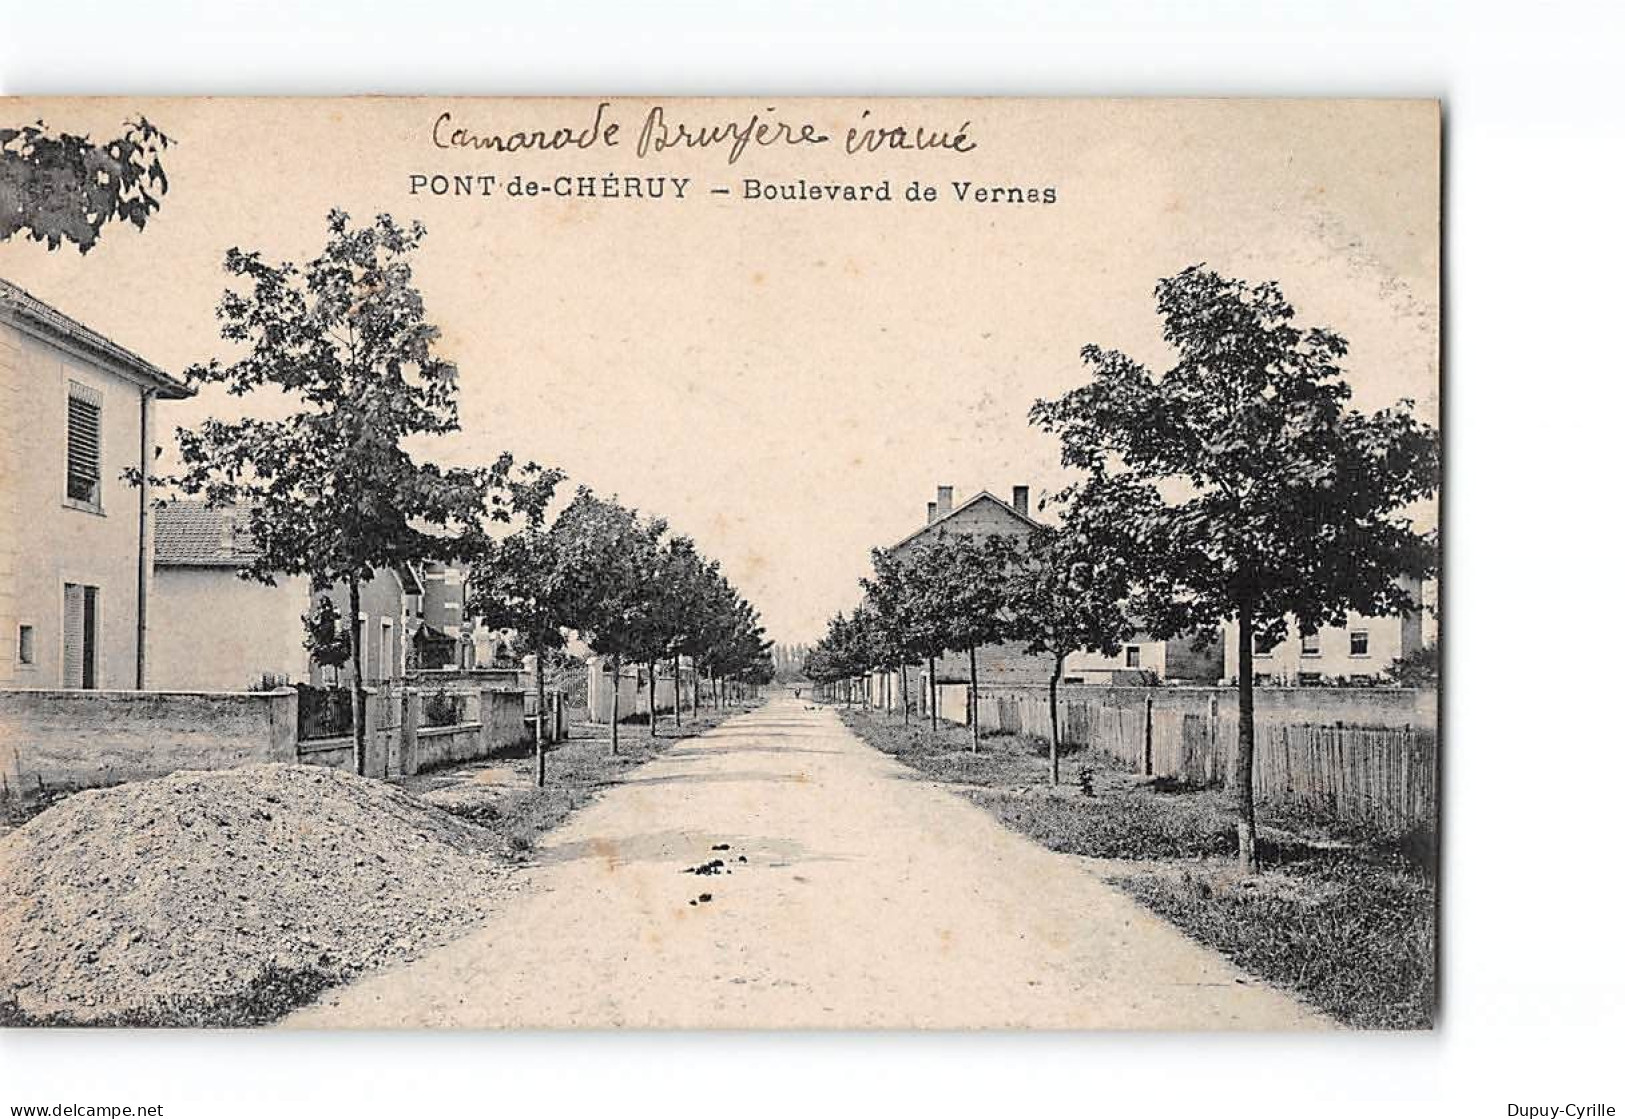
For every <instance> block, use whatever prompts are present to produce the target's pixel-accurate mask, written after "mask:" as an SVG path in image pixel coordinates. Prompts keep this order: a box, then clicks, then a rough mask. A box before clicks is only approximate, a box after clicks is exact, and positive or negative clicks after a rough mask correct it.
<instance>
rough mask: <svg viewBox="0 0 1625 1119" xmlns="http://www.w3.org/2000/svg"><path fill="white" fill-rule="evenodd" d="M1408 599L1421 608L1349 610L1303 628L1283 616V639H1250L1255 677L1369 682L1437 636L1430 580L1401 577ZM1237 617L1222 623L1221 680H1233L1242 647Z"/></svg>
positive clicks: (1288, 682)
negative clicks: (1338, 619)
mask: <svg viewBox="0 0 1625 1119" xmlns="http://www.w3.org/2000/svg"><path fill="white" fill-rule="evenodd" d="M1402 584H1403V585H1404V586H1405V587H1406V589H1407V590H1408V591H1409V593H1410V596H1411V598H1412V599H1413V600H1414V601H1416V602H1417V603H1418V605H1419V606H1420V607H1421V608H1420V609H1417V610H1410V611H1406V612H1405V613H1402V614H1395V615H1391V616H1388V617H1366V616H1364V615H1362V614H1350V615H1348V616H1347V617H1346V618H1345V619H1344V620H1343V624H1342V625H1336V626H1322V627H1321V628H1320V629H1318V630H1316V631H1315V632H1314V633H1306V632H1304V631H1303V630H1302V629H1300V628H1299V626H1298V624H1297V621H1296V620H1295V619H1292V618H1288V619H1287V633H1286V640H1285V641H1282V642H1281V643H1280V644H1278V645H1272V644H1270V643H1269V642H1267V641H1263V640H1256V639H1255V640H1254V642H1253V679H1254V680H1255V681H1257V682H1258V683H1261V684H1281V685H1300V684H1310V685H1312V684H1327V683H1334V682H1344V683H1352V684H1369V683H1373V682H1375V681H1376V680H1377V679H1378V678H1379V677H1381V676H1382V675H1383V674H1384V673H1386V672H1387V671H1388V668H1389V666H1391V665H1392V664H1393V663H1394V661H1395V660H1396V659H1397V658H1399V657H1403V656H1406V655H1408V654H1410V653H1413V652H1415V651H1416V650H1418V649H1420V648H1421V647H1422V646H1423V644H1424V643H1425V641H1426V640H1428V639H1429V636H1430V635H1432V636H1434V637H1435V638H1436V635H1437V627H1436V624H1430V613H1431V610H1432V607H1431V605H1430V604H1432V603H1434V602H1435V601H1436V598H1437V589H1436V584H1435V583H1434V582H1433V580H1427V581H1426V582H1425V583H1424V582H1418V581H1417V580H1415V579H1407V580H1403V581H1402ZM1237 637H1238V633H1237V627H1236V624H1235V622H1233V621H1232V622H1227V623H1226V624H1225V626H1224V679H1225V680H1226V681H1227V682H1230V683H1234V682H1235V679H1236V672H1237V666H1238V665H1239V663H1240V651H1239V648H1238V642H1237Z"/></svg>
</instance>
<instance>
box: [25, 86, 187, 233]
mask: <svg viewBox="0 0 1625 1119" xmlns="http://www.w3.org/2000/svg"><path fill="white" fill-rule="evenodd" d="M170 143H171V141H170V138H169V137H168V136H166V135H164V133H162V132H161V131H159V130H158V128H157V127H156V126H155V125H153V124H152V123H151V122H150V121H148V120H147V118H146V117H139V118H137V119H136V120H134V121H129V122H126V124H125V127H124V134H123V135H122V136H120V137H118V138H117V139H114V140H109V141H108V142H106V143H104V144H97V143H94V142H93V141H91V140H90V139H89V138H88V137H85V136H75V135H73V134H72V133H67V132H63V133H52V132H50V131H48V130H47V128H46V125H45V122H44V121H36V122H35V123H33V124H28V125H24V126H22V127H21V128H0V241H9V240H10V239H11V238H12V237H14V236H17V235H19V234H22V235H26V236H27V237H28V238H29V239H30V240H33V241H44V242H45V245H46V247H47V248H48V249H52V250H55V249H57V248H60V247H61V245H62V242H64V241H67V242H68V243H69V244H72V245H76V246H78V248H79V251H80V252H81V253H88V252H89V251H90V250H91V249H92V248H93V247H94V246H95V244H96V242H97V241H98V240H99V239H100V237H101V236H102V234H103V232H105V231H106V229H107V228H108V226H110V225H112V224H114V223H115V222H128V223H130V224H131V225H133V226H135V227H136V228H137V229H144V228H145V227H146V224H147V221H148V219H149V218H151V217H152V215H153V214H156V213H157V212H158V207H159V197H160V196H161V195H163V194H166V193H168V191H169V179H168V177H167V176H166V175H165V174H164V167H163V163H162V162H161V160H160V159H159V153H160V152H162V151H163V150H164V149H165V148H167V147H169V145H170Z"/></svg>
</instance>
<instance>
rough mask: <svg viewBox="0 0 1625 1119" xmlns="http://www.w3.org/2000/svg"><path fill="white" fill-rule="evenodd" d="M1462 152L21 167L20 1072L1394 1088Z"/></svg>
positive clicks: (1407, 981) (596, 121) (3, 528)
mask: <svg viewBox="0 0 1625 1119" xmlns="http://www.w3.org/2000/svg"><path fill="white" fill-rule="evenodd" d="M1439 198H1440V113H1439V106H1438V104H1437V103H1435V102H1432V101H1403V100H1393V101H1382V100H1099V101H1090V100H1038V99H1034V100H998V99H968V100H893V99H887V98H868V99H865V98H842V99H818V100H798V99H795V98H779V99H770V98H769V99H726V100H703V99H700V100H696V99H671V100H647V99H635V98H624V97H615V96H605V97H601V98H579V99H555V100H548V99H535V100H524V99H512V100H495V99H460V98H435V97H425V98H347V99H271V98H267V99H164V98H152V99H135V98H131V99H59V100H56V99H28V100H20V99H11V100H4V101H0V387H3V390H4V396H3V400H4V407H3V408H0V1023H3V1024H6V1025H10V1026H76V1025H126V1026H280V1027H290V1028H307V1029H329V1028H339V1027H361V1028H379V1027H406V1028H470V1027H472V1028H603V1027H631V1028H648V1027H656V1028H681V1029H705V1028H730V1029H733V1028H749V1029H755V1028H796V1029H808V1028H812V1029H853V1028H857V1029H875V1028H898V1029H912V1028H921V1029H967V1028H969V1029H976V1028H997V1029H1093V1028H1099V1029H1113V1030H1122V1029H1133V1030H1336V1029H1425V1028H1430V1027H1431V1026H1432V1024H1433V1019H1434V1011H1435V974H1436V955H1437V951H1436V932H1435V930H1436V905H1437V901H1436V899H1437V888H1436V881H1437V845H1436V838H1435V837H1436V830H1437V829H1436V823H1437V817H1438V808H1439V805H1438V797H1439V793H1438V788H1439V786H1438V773H1439V753H1438V751H1439V742H1438V735H1437V723H1438V716H1437V712H1438V664H1439V654H1438V650H1439V618H1438V602H1439V593H1438V587H1439V575H1440V572H1439V562H1438V553H1439V540H1438V525H1439V522H1438V501H1439V487H1440V478H1441V476H1440V438H1439V423H1440V363H1439V320H1440V264H1439V258H1440V202H1439Z"/></svg>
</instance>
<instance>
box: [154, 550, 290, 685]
mask: <svg viewBox="0 0 1625 1119" xmlns="http://www.w3.org/2000/svg"><path fill="white" fill-rule="evenodd" d="M309 609H310V581H309V580H308V579H305V578H304V577H303V576H286V575H285V576H282V577H281V578H279V579H278V580H277V584H276V586H274V587H268V586H266V585H264V584H263V583H254V582H248V581H245V580H243V579H239V578H238V577H237V575H236V573H235V572H234V571H232V570H230V569H223V568H218V567H176V566H169V565H165V564H159V565H157V567H156V568H155V570H154V577H153V587H152V600H151V607H150V618H151V623H150V628H149V630H148V648H147V655H148V658H149V664H150V667H151V681H152V683H151V686H152V687H154V688H172V689H177V690H179V689H185V690H193V691H242V690H243V689H246V688H249V687H257V686H258V685H259V684H260V681H261V680H262V678H263V677H266V676H271V677H281V678H283V679H285V680H287V681H289V682H291V683H297V682H300V681H304V680H307V679H308V677H309V674H310V668H309V662H310V654H309V653H307V652H305V647H304V622H303V621H302V618H303V615H304V614H305V613H306V612H307V611H308V610H309ZM218 619H230V622H229V624H219V622H218Z"/></svg>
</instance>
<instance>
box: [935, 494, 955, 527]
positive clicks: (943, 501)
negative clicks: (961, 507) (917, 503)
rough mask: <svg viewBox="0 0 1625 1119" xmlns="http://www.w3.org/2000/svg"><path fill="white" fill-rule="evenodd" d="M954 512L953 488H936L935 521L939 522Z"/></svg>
mask: <svg viewBox="0 0 1625 1119" xmlns="http://www.w3.org/2000/svg"><path fill="white" fill-rule="evenodd" d="M953 511H954V488H953V487H952V486H938V487H937V519H938V520H941V519H942V518H943V517H946V516H947V515H948V514H949V513H952V512H953Z"/></svg>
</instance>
